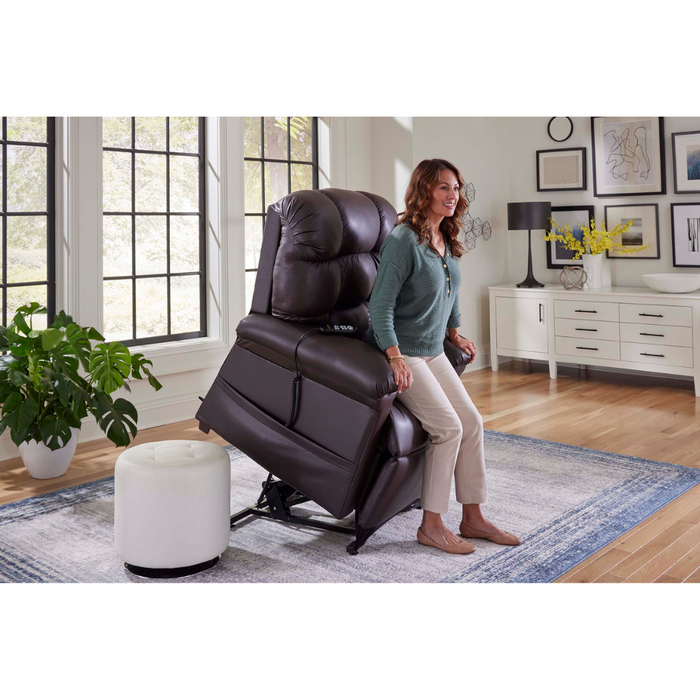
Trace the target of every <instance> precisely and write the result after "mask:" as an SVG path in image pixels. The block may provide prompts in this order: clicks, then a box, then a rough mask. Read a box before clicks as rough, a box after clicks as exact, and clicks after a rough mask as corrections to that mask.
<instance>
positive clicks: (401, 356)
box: [389, 355, 403, 362]
mask: <svg viewBox="0 0 700 700" xmlns="http://www.w3.org/2000/svg"><path fill="white" fill-rule="evenodd" d="M394 360H403V355H392V356H391V357H390V358H389V362H393V361H394Z"/></svg>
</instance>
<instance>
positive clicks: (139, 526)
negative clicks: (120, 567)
mask: <svg viewBox="0 0 700 700" xmlns="http://www.w3.org/2000/svg"><path fill="white" fill-rule="evenodd" d="M230 494H231V462H230V460H229V456H228V452H226V450H225V449H224V448H223V447H221V446H220V445H216V444H214V443H213V442H201V441H197V440H164V441H163V442H149V443H146V444H144V445H137V446H136V447H132V448H130V449H128V450H126V451H124V452H122V454H120V455H119V458H118V459H117V464H116V467H115V473H114V544H115V547H116V550H117V554H119V556H120V558H121V559H122V561H124V562H125V566H126V568H127V569H128V570H129V571H131V572H132V573H134V574H137V575H139V576H148V577H152V578H175V577H178V576H187V575H190V574H194V573H197V572H199V571H204V570H205V569H208V568H209V567H210V566H214V564H216V562H217V561H218V560H219V559H220V557H221V554H222V553H223V552H224V551H225V550H226V548H227V547H228V542H229V537H230V535H231V529H230V528H231V526H230V517H231V513H230V508H231V506H230V497H231V496H230Z"/></svg>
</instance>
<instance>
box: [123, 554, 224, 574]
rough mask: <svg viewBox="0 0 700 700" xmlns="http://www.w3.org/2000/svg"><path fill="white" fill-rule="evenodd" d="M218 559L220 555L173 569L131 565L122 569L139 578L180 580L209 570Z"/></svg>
mask: <svg viewBox="0 0 700 700" xmlns="http://www.w3.org/2000/svg"><path fill="white" fill-rule="evenodd" d="M219 559H221V555H219V556H218V557H214V558H213V559H210V560H209V561H203V562H201V563H200V564H193V565H192V566H180V567H178V568H175V569H149V568H148V567H145V566H134V565H133V564H124V568H125V569H127V571H130V572H131V573H132V574H134V575H135V576H141V577H142V578H182V577H183V576H192V575H193V574H198V573H200V572H201V571H206V570H207V569H211V567H212V566H214V565H215V564H216V563H217V562H218V561H219Z"/></svg>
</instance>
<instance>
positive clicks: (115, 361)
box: [89, 343, 131, 394]
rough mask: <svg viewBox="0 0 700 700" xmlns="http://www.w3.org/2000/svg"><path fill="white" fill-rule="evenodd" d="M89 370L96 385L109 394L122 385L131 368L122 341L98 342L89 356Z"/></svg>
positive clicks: (128, 356)
mask: <svg viewBox="0 0 700 700" xmlns="http://www.w3.org/2000/svg"><path fill="white" fill-rule="evenodd" d="M89 369H90V372H91V373H92V378H93V380H94V381H95V382H97V386H98V387H99V388H100V389H101V390H102V391H104V392H105V393H106V394H111V393H112V392H113V391H116V390H117V389H119V387H121V386H123V385H124V380H125V379H126V377H128V376H129V370H130V369H131V354H130V353H129V349H128V348H127V347H126V346H125V345H123V344H122V343H100V344H99V345H96V346H95V349H94V350H93V351H92V354H91V356H90V365H89Z"/></svg>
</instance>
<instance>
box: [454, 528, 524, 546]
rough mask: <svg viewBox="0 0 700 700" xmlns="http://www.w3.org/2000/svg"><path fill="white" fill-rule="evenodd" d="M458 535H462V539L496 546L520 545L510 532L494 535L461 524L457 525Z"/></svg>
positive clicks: (518, 540)
mask: <svg viewBox="0 0 700 700" xmlns="http://www.w3.org/2000/svg"><path fill="white" fill-rule="evenodd" d="M459 534H460V535H462V537H467V538H470V539H479V540H491V542H495V543H496V544H508V545H511V546H515V545H518V544H520V538H518V537H516V536H515V535H513V534H511V533H510V532H501V533H500V534H498V535H495V534H493V533H492V532H484V531H483V530H477V529H476V528H475V527H469V526H468V525H464V524H463V523H460V525H459Z"/></svg>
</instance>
